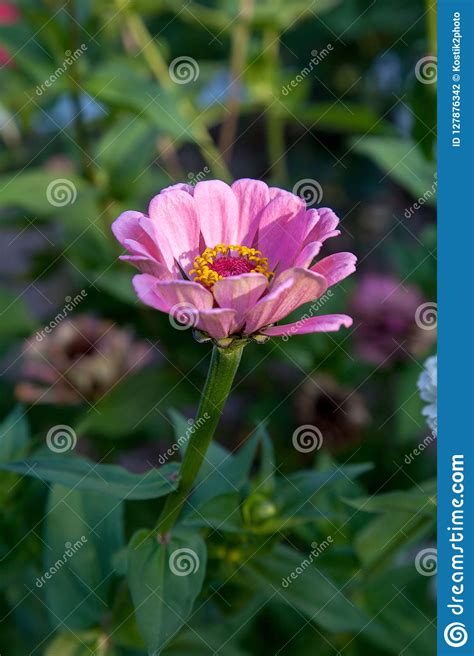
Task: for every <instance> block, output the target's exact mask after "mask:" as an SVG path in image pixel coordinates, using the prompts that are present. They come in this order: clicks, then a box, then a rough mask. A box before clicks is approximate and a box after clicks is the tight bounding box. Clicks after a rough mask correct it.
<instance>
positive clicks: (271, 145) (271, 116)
mask: <svg viewBox="0 0 474 656" xmlns="http://www.w3.org/2000/svg"><path fill="white" fill-rule="evenodd" d="M263 51H264V56H265V60H266V68H267V74H269V76H270V86H271V93H270V95H269V98H268V104H269V106H268V108H267V112H266V135H267V148H268V157H269V160H270V169H271V173H272V180H273V181H274V182H275V183H278V184H280V185H285V184H286V183H287V181H288V173H287V170H286V162H285V153H286V145H285V120H284V118H283V117H282V116H280V113H279V110H278V106H277V105H276V104H275V99H274V96H275V95H278V94H279V93H280V91H279V89H278V88H277V87H276V80H275V76H276V72H277V71H278V70H279V59H280V36H279V34H278V32H277V31H276V30H274V29H272V28H267V29H266V30H265V31H264V34H263Z"/></svg>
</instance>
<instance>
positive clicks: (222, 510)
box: [181, 492, 242, 533]
mask: <svg viewBox="0 0 474 656" xmlns="http://www.w3.org/2000/svg"><path fill="white" fill-rule="evenodd" d="M240 505H241V497H240V494H239V493H238V492H229V493H228V494H221V495H220V496H217V497H213V498H212V499H209V500H208V501H205V502H203V503H201V504H199V506H198V507H197V508H193V507H192V506H187V510H186V511H185V514H184V516H183V517H182V519H181V523H182V524H183V525H184V526H193V527H204V526H209V527H211V528H213V529H214V530H216V531H229V532H232V533H235V532H238V531H240V530H241V529H242V517H241V511H240ZM189 508H190V509H189ZM188 509H189V510H188Z"/></svg>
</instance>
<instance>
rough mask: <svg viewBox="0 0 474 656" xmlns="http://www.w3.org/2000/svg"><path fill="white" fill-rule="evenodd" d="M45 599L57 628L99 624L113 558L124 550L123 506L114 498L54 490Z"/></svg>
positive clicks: (42, 581)
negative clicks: (120, 550) (119, 550)
mask: <svg viewBox="0 0 474 656" xmlns="http://www.w3.org/2000/svg"><path fill="white" fill-rule="evenodd" d="M44 541H45V551H44V566H45V571H44V573H43V574H42V575H40V576H39V577H38V578H37V579H36V587H38V588H39V589H41V590H43V591H44V593H45V595H46V604H47V607H48V610H49V612H50V616H51V622H52V624H53V626H55V627H57V628H67V629H69V630H75V629H87V628H90V627H91V626H94V625H95V624H98V623H99V622H100V620H101V618H102V615H103V614H104V613H105V612H106V610H107V604H108V602H107V595H108V591H109V588H110V584H111V575H112V574H113V567H112V557H113V554H114V552H116V551H117V550H118V549H120V548H121V546H122V545H123V528H122V504H121V502H117V501H116V500H115V499H113V498H112V497H109V496H106V495H103V494H99V493H93V492H84V491H80V490H77V489H75V490H69V489H67V488H65V487H62V486H60V485H54V486H53V487H52V489H51V492H50V495H49V500H48V508H47V513H46V525H45V532H44Z"/></svg>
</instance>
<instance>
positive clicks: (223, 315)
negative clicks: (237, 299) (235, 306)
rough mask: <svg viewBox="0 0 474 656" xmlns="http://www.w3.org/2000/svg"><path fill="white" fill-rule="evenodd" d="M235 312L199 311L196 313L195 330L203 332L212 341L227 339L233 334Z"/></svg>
mask: <svg viewBox="0 0 474 656" xmlns="http://www.w3.org/2000/svg"><path fill="white" fill-rule="evenodd" d="M235 316H236V312H235V310H223V309H221V308H214V309H212V310H200V311H199V312H198V313H197V317H196V318H197V328H199V329H200V330H203V331H204V332H206V333H207V334H208V335H210V336H211V337H213V338H214V339H222V338H224V337H228V336H229V335H232V333H233V332H235Z"/></svg>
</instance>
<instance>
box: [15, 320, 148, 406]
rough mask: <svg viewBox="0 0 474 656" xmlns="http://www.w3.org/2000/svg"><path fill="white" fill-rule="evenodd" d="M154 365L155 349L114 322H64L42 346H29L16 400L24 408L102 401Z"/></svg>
mask: <svg viewBox="0 0 474 656" xmlns="http://www.w3.org/2000/svg"><path fill="white" fill-rule="evenodd" d="M152 359H153V348H152V346H151V345H149V344H147V343H146V342H143V341H138V340H136V339H134V337H133V335H132V333H131V332H130V331H128V330H126V329H123V328H119V327H117V326H116V325H115V324H114V323H113V322H112V321H108V320H105V319H97V318H95V317H92V316H88V315H82V316H79V317H78V318H77V319H65V320H64V321H63V322H62V323H60V324H59V325H58V326H57V327H56V328H55V329H54V330H53V332H51V333H49V334H47V335H46V336H45V337H43V338H42V339H41V340H40V341H38V340H37V338H36V337H32V338H30V339H29V340H28V342H27V343H26V346H25V349H24V354H23V364H22V375H23V381H22V382H20V383H19V384H18V385H17V386H16V390H15V391H16V396H17V398H18V399H19V400H20V401H21V402H24V403H55V404H58V405H71V404H77V403H81V402H82V401H89V402H90V401H94V400H97V399H100V398H101V397H102V396H103V395H104V394H106V393H107V392H108V391H110V390H111V389H112V388H113V387H114V386H115V385H116V384H117V383H119V382H120V381H121V380H122V379H123V378H124V377H125V376H126V375H127V374H129V373H131V372H132V371H135V370H138V369H140V368H142V367H143V366H145V365H146V364H148V363H149V362H150V361H151V360H152Z"/></svg>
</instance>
